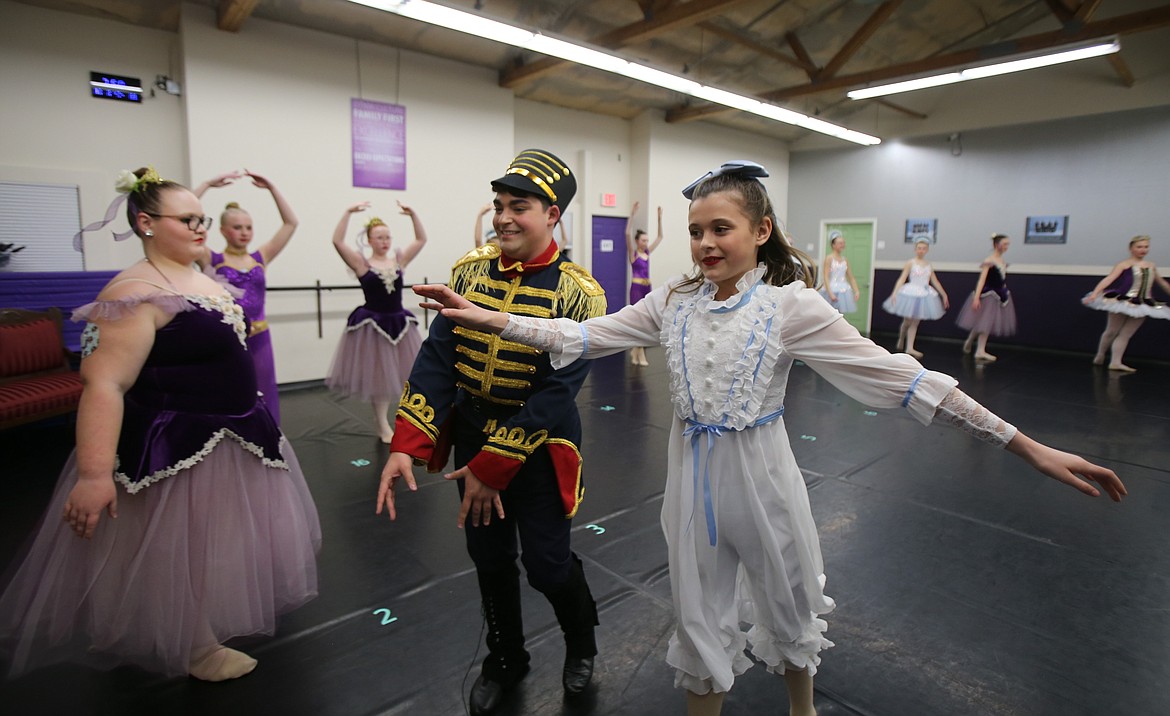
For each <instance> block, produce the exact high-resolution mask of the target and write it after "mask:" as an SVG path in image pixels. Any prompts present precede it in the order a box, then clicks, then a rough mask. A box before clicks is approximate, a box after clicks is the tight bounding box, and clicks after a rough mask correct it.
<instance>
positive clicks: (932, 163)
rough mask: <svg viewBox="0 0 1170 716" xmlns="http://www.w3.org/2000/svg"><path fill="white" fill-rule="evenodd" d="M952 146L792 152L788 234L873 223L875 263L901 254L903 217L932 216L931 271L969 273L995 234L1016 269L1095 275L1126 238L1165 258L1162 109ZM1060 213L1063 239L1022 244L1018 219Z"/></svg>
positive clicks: (1167, 137) (1168, 175)
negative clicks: (833, 223)
mask: <svg viewBox="0 0 1170 716" xmlns="http://www.w3.org/2000/svg"><path fill="white" fill-rule="evenodd" d="M961 147H962V148H961V153H960V154H959V155H958V156H955V155H954V154H952V144H951V143H950V142H949V141H948V140H947V137H945V136H942V137H928V138H922V139H916V140H906V141H901V142H887V143H884V144H882V145H879V146H877V147H868V148H858V149H846V150H838V151H823V152H798V153H794V154H793V155H792V162H791V179H792V188H791V191H790V194H789V201H790V204H791V206H792V207H793V208H792V228H793V231H794V232H795V233H796V234H797V236H798V237H800V238H801V239H802V240H803V239H804V238H805V237H809V238H810V240H816V239H818V237H817V232H818V226H819V222H820V221H821V220H822V219H825V218H831V217H841V216H874V217H877V220H878V227H879V232H880V235H879V236H878V240H879V241H884V242H885V247H884V248H879V249H878V251H877V258H878V266H879V267H886V268H896V267H901V265H902V263H903V262H905V260H906V259H907V258H908V257H909V256H910V255H911V254H912V251H911V250H910V248H909V247H908V246H907V245H906V244H905V243H904V241H903V234H904V228H905V221H906V219H907V218H911V217H913V218H937V219H938V220H939V241H938V245H937V246H935V247H934V248H933V249H932V250H931V254H930V256H931V261H932V262H933V263H934V265H935V267H936V268H939V269H949V270H964V269H968V268H969V269H971V270H974V269H975V267H976V266H977V265H978V263H979V261H980V260H981V259H982V258H983V257H984V256H986V255H987V254H988V253H989V252H990V246H991V244H990V241H989V237H990V236H991V234H992V232H995V231H999V232H1002V233H1005V234H1008V235H1010V236H1011V237H1012V238H1013V239H1014V241H1013V243H1012V247H1011V249H1010V253H1009V255H1008V260H1009V261H1010V262H1011V263H1012V265H1013V270H1015V271H1020V272H1039V273H1056V272H1059V273H1085V274H1098V273H1104V272H1106V271H1107V270H1108V268H1109V267H1111V266H1113V264H1115V263H1116V262H1118V261H1120V260H1122V259H1124V258H1125V257H1126V256H1127V253H1126V245H1127V243H1128V241H1129V239H1130V237H1132V236H1134V235H1135V234H1149V235H1151V236H1152V237H1154V240H1155V241H1154V245H1153V250H1152V252H1151V259H1152V260H1155V261H1157V260H1159V259H1160V260H1161V262H1162V263H1163V264H1165V263H1166V261H1167V260H1170V236H1167V235H1166V234H1165V228H1166V227H1167V226H1170V202H1168V201H1167V197H1170V171H1168V170H1167V167H1170V107H1158V108H1153V109H1141V110H1133V111H1128V112H1119V113H1115V114H1109V115H1097V116H1091V117H1081V118H1077V119H1066V120H1059V121H1053V122H1044V123H1038V124H1030V125H1022V126H1016V127H1006V128H997V129H985V130H978V131H972V132H963V133H962V135H961ZM956 151H958V150H957V149H956ZM1065 214H1067V215H1068V216H1069V217H1070V218H1069V238H1068V243H1067V244H1064V245H1043V244H1025V243H1024V241H1023V230H1024V224H1025V221H1026V218H1027V217H1028V216H1030V215H1031V216H1036V215H1065ZM1160 246H1161V247H1162V248H1159V247H1160Z"/></svg>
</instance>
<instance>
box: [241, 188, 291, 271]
mask: <svg viewBox="0 0 1170 716" xmlns="http://www.w3.org/2000/svg"><path fill="white" fill-rule="evenodd" d="M244 174H246V175H248V176H250V177H252V185H253V186H257V187H260V188H261V189H267V190H268V192H269V193H270V194H272V200H273V201H275V202H276V210H277V211H279V212H280V228H279V229H277V230H276V233H275V234H273V235H272V238H271V239H269V240H268V241H267V243H265V244H264V245H263V246H261V247H260V255H261V256H263V257H264V263H265V264H268V263H271V262H272V260H273V259H275V258H276V257H277V255H278V254H279V253H280V252H281V251H284V247H285V246H288V240H289V239H291V238H292V235H293V232H294V231H296V230H297V215H296V214H294V213H293V210H292V207H291V206H289V205H288V202H287V201H285V198H284V195H283V194H281V193H280V191H279V190H277V188H276V186H275V185H273V183H272V182H270V181H268V180H267V179H265V178H264V177H262V176H260V175H259V174H256V173H255V172H250V171H248V170H247V169H245V170H244Z"/></svg>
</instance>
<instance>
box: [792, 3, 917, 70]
mask: <svg viewBox="0 0 1170 716" xmlns="http://www.w3.org/2000/svg"><path fill="white" fill-rule="evenodd" d="M901 4H902V0H886V2H884V3H882V4H881V5H878V8H877V10H874V11H873V14H872V15H870V16H869V19H868V20H866V21H865V22H864V23H863V24H862V25H861V27H860V28H858V29H857V32H855V33H853V37H851V38H849V41H848V42H846V43H845V46H844V47H842V48H841V49H840V50H838V51H837V54H836V55H834V56H833V59H831V60H829V64H827V65H825V67H824V69H822V70H821V71H820V72H818V73H817V76H816V78H815V80H826V79H829V78H830V77H833V76H835V75H836V74H837V72H839V71H840V70H841V67H842V66H844V64H845V63H846V62H848V61H849V60H851V59H852V58H853V56H854V55H856V54H857V51H858V50H860V49H861V48H862V47H863V46H864V45H865V43H866V42H868V41H869V38H871V37H873V34H874V33H875V32H877V31H878V28H879V27H881V26H882V25H883V24H884V23H885V21H886V20H889V19H890V15H891V14H893V12H894V11H895V10H897V9H898V6H899V5H901ZM815 80H814V81H815Z"/></svg>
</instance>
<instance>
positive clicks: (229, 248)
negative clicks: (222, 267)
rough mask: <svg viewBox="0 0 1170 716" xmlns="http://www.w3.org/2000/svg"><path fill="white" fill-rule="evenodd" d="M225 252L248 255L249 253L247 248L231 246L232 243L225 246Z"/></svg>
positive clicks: (233, 254) (234, 254)
mask: <svg viewBox="0 0 1170 716" xmlns="http://www.w3.org/2000/svg"><path fill="white" fill-rule="evenodd" d="M223 252H224V253H225V254H231V255H232V256H247V255H248V250H247V249H237V248H236V247H235V246H231V245H228V246H225V247H224V248H223Z"/></svg>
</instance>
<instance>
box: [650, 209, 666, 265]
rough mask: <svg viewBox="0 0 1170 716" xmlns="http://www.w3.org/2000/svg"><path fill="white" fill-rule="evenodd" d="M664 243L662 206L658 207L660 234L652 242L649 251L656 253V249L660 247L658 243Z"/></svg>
mask: <svg viewBox="0 0 1170 716" xmlns="http://www.w3.org/2000/svg"><path fill="white" fill-rule="evenodd" d="M661 243H662V207H661V206H660V207H658V235H657V236H655V237H654V241H652V242H651V243H650V248H649V249H647V253H651V254H652V253H654V249H656V248H658V244H661Z"/></svg>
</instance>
